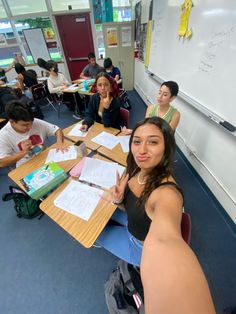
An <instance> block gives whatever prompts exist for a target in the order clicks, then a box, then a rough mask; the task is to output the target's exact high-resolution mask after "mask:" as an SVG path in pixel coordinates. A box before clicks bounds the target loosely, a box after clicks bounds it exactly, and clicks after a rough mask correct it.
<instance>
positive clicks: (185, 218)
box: [181, 213, 192, 244]
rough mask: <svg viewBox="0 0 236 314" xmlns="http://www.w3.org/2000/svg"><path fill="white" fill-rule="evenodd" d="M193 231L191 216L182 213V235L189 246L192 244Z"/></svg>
mask: <svg viewBox="0 0 236 314" xmlns="http://www.w3.org/2000/svg"><path fill="white" fill-rule="evenodd" d="M191 230H192V223H191V217H190V214H188V213H182V221H181V233H182V237H183V239H184V241H185V242H186V243H187V244H190V240H191Z"/></svg>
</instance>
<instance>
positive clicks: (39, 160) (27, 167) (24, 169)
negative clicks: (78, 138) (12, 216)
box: [8, 140, 91, 190]
mask: <svg viewBox="0 0 236 314" xmlns="http://www.w3.org/2000/svg"><path fill="white" fill-rule="evenodd" d="M64 142H65V143H66V144H68V145H71V144H72V143H71V142H70V141H68V140H65V141H64ZM55 145H56V144H53V145H52V146H50V147H48V148H47V149H45V150H44V151H43V152H41V153H40V154H38V155H36V156H34V157H33V158H31V159H30V160H28V161H27V162H25V163H24V164H22V165H21V166H19V167H17V168H16V169H14V170H12V171H10V172H9V173H8V176H9V177H10V178H11V179H12V180H13V181H14V182H15V183H16V184H17V185H18V186H20V187H21V188H22V189H23V190H25V188H24V186H23V185H22V184H21V182H20V180H21V179H22V178H23V177H24V176H26V175H27V174H28V173H30V172H31V171H34V170H35V169H37V168H39V167H41V166H43V165H44V163H45V160H46V158H47V155H48V151H49V149H51V148H53V147H55ZM90 152H91V151H90V150H88V154H89V153H90ZM81 159H82V157H77V159H73V160H67V161H62V162H59V163H58V164H59V165H60V166H61V167H62V168H63V169H64V170H65V171H66V172H67V171H69V170H70V169H71V168H72V167H73V166H74V165H76V164H77V163H78V162H79V161H80V160H81Z"/></svg>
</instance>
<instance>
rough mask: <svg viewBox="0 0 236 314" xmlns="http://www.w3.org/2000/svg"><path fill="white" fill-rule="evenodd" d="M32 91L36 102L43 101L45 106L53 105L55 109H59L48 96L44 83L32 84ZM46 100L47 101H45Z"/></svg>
mask: <svg viewBox="0 0 236 314" xmlns="http://www.w3.org/2000/svg"><path fill="white" fill-rule="evenodd" d="M31 92H32V95H33V101H34V102H35V103H36V104H40V103H43V104H44V105H45V106H48V105H51V106H52V107H53V109H54V110H55V111H57V109H56V107H55V106H54V104H53V102H52V101H51V100H50V99H49V98H48V95H47V92H46V89H45V85H44V84H42V83H39V84H36V85H33V86H31ZM45 102H46V103H45Z"/></svg>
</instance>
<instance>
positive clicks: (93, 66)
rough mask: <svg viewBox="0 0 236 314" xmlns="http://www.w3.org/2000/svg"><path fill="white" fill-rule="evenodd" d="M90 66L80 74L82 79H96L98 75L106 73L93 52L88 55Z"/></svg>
mask: <svg viewBox="0 0 236 314" xmlns="http://www.w3.org/2000/svg"><path fill="white" fill-rule="evenodd" d="M88 61H89V64H87V65H86V67H85V68H84V69H83V71H82V72H81V73H80V78H82V79H90V78H96V76H97V74H98V73H100V72H103V71H104V68H102V67H100V65H98V64H97V62H96V57H95V54H94V53H93V52H90V53H89V55H88Z"/></svg>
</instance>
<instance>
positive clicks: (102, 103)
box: [80, 72, 121, 132]
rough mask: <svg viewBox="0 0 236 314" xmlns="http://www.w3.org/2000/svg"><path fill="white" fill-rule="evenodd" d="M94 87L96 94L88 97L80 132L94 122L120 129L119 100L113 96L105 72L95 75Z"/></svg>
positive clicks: (110, 81)
mask: <svg viewBox="0 0 236 314" xmlns="http://www.w3.org/2000/svg"><path fill="white" fill-rule="evenodd" d="M95 85H96V88H97V93H96V94H95V95H93V96H91V97H90V100H89V103H88V107H87V109H86V110H85V114H84V120H83V122H82V127H81V128H80V129H81V131H83V132H85V131H87V130H88V128H89V127H90V126H91V125H92V124H93V123H94V121H96V122H99V123H103V124H104V126H105V127H113V128H116V129H119V128H120V121H121V119H120V99H119V98H118V97H114V96H113V90H112V78H111V77H110V76H109V75H108V74H107V73H105V72H101V73H99V74H98V75H97V77H96V81H95Z"/></svg>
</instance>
